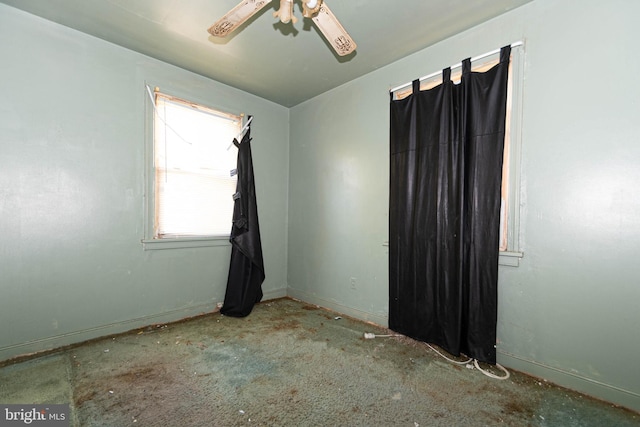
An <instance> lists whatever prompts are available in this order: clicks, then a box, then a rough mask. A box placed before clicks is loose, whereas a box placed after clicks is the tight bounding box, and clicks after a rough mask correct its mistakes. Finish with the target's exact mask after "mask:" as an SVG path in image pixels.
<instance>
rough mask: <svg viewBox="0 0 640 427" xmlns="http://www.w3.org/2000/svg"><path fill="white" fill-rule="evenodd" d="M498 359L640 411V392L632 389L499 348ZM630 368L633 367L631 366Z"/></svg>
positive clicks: (533, 373)
mask: <svg viewBox="0 0 640 427" xmlns="http://www.w3.org/2000/svg"><path fill="white" fill-rule="evenodd" d="M497 361H498V363H499V364H501V365H503V366H504V367H505V368H511V369H515V370H517V371H520V372H523V373H525V374H527V375H531V376H534V377H538V378H542V379H545V380H547V381H549V382H552V383H554V384H557V385H559V386H562V387H566V388H569V389H572V390H575V391H578V392H580V393H583V394H586V395H589V396H592V397H594V398H596V399H600V400H604V401H607V402H611V403H613V404H616V405H619V406H623V407H625V408H628V409H631V410H633V411H636V412H640V394H638V393H637V392H633V391H631V390H625V389H623V388H619V387H615V386H612V385H610V384H605V383H602V382H599V381H596V380H593V379H591V378H587V377H584V376H581V375H577V374H574V373H572V372H567V371H565V370H562V369H558V368H554V367H552V366H547V365H545V364H543V363H539V362H534V361H531V360H526V359H525V358H522V357H519V356H517V355H515V354H510V353H508V352H505V351H501V350H500V349H498V351H497ZM630 369H633V368H632V367H630Z"/></svg>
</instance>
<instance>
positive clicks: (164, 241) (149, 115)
mask: <svg viewBox="0 0 640 427" xmlns="http://www.w3.org/2000/svg"><path fill="white" fill-rule="evenodd" d="M145 91H146V96H145V99H146V103H145V106H146V107H145V110H146V112H145V113H146V114H145V118H146V123H145V130H146V137H145V140H146V143H145V194H144V197H145V201H144V210H145V213H144V237H143V238H142V244H143V248H144V250H157V249H180V248H198V247H211V246H229V245H230V243H229V233H230V231H231V221H229V233H226V234H224V235H203V236H167V237H162V236H157V235H156V234H157V233H156V215H157V211H156V209H157V208H156V204H157V200H156V194H157V189H156V169H155V135H154V129H155V124H156V121H157V120H161V119H159V118H158V116H157V111H156V107H155V99H156V96H157V95H158V94H160V95H161V96H162V97H163V98H165V99H170V100H171V101H173V102H177V103H178V102H179V103H183V104H186V105H189V106H191V107H193V108H195V109H198V110H201V111H208V112H213V113H219V114H221V115H223V116H225V117H227V116H228V117H230V118H234V117H235V118H238V119H239V121H240V124H242V121H243V118H244V115H243V114H237V115H236V114H233V113H226V112H223V111H221V109H217V108H212V107H209V106H205V105H204V104H203V103H201V102H199V101H188V100H186V99H185V98H184V97H177V96H173V95H169V94H167V93H166V92H159V89H158V88H157V87H156V89H155V91H153V93H152V91H151V89H149V87H148V86H147V87H146V88H145ZM231 144H232V142H231V140H230V141H228V143H226V142H225V148H227V146H230V145H231ZM231 150H234V151H235V150H236V149H235V147H231ZM232 196H233V194H232V193H230V194H229V199H230V200H232Z"/></svg>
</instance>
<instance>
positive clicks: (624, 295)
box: [288, 0, 640, 410]
mask: <svg viewBox="0 0 640 427" xmlns="http://www.w3.org/2000/svg"><path fill="white" fill-rule="evenodd" d="M638 16H640V2H632V1H624V0H618V1H611V2H600V1H595V0H589V1H577V0H573V1H562V2H559V1H556V0H536V1H534V2H533V3H530V4H528V5H526V6H523V7H521V8H519V9H517V10H515V11H512V12H510V13H507V14H505V15H503V16H501V17H499V18H497V19H494V20H492V21H490V22H487V23H485V24H483V25H481V26H478V27H476V28H474V29H472V30H469V31H466V32H464V33H461V34H459V35H457V36H455V37H452V38H450V39H448V40H446V41H444V42H441V43H439V44H437V45H435V46H432V47H430V48H427V49H425V50H423V51H420V52H418V53H416V54H414V55H411V56H409V57H407V58H404V59H402V60H400V61H397V62H396V63H394V64H391V65H389V66H386V67H384V68H381V69H379V70H377V71H375V72H372V73H370V74H369V75H366V76H364V77H361V78H359V79H357V80H355V81H352V82H350V83H348V84H346V85H343V86H341V87H339V88H337V89H335V90H332V91H330V92H327V93H325V94H323V95H320V96H318V97H316V98H314V99H312V100H310V101H307V102H305V103H303V104H300V105H298V106H296V107H294V108H292V109H291V131H290V132H291V136H290V140H291V148H290V159H291V166H290V173H291V179H290V199H289V261H288V269H289V277H288V284H289V294H290V295H292V296H295V297H298V298H301V299H304V300H307V301H309V302H314V303H317V304H319V305H323V306H327V307H331V308H334V309H337V310H339V311H341V312H343V313H347V314H352V315H354V316H357V317H360V318H364V319H369V320H372V321H376V322H378V323H386V321H387V315H388V278H387V271H388V261H387V256H388V255H387V251H386V249H387V248H386V247H384V246H383V245H382V244H383V242H384V241H386V240H387V238H388V237H387V233H388V224H387V220H388V217H387V212H388V202H387V200H388V180H389V169H388V162H389V157H388V133H389V118H388V103H389V95H388V89H389V88H390V87H395V86H397V85H399V84H403V83H405V82H409V81H411V80H413V79H414V78H417V77H420V76H423V75H426V74H429V73H431V72H433V71H436V70H439V69H442V68H444V67H446V66H448V65H450V64H453V63H456V62H458V61H460V60H461V59H463V58H465V57H467V56H474V55H478V54H481V53H484V52H487V51H490V50H493V49H495V48H498V47H501V46H503V45H505V44H509V43H511V42H515V41H518V40H523V41H525V43H526V47H525V50H526V54H525V81H524V103H523V117H522V124H523V129H522V142H523V147H522V148H523V157H522V164H521V166H522V193H521V195H522V201H521V205H522V206H521V221H522V223H521V239H520V240H521V245H522V249H523V251H524V258H523V259H522V261H521V264H520V266H519V267H500V281H499V288H500V291H499V324H498V338H499V343H498V352H499V356H498V358H499V359H498V361H499V363H502V364H504V365H506V366H509V367H512V368H515V369H518V370H522V371H525V372H528V373H532V374H534V375H538V376H541V377H544V378H547V379H550V380H552V381H555V382H558V383H561V384H564V385H567V386H570V387H572V388H576V389H578V390H582V391H585V392H587V393H590V394H593V395H596V396H599V397H602V398H604V399H607V400H610V401H614V402H618V403H620V404H623V405H625V406H628V407H632V408H635V409H636V410H640V370H638V369H636V368H635V365H636V363H635V362H636V358H637V355H638V350H640V332H639V326H640V310H639V309H638V301H640V286H639V283H640V263H639V262H638V261H637V256H638V254H640V216H639V214H640V191H639V190H638V188H640V143H639V142H638V135H639V134H640V132H639V131H640V122H639V118H640V103H639V102H638V100H639V99H640V85H639V84H638V83H637V79H636V78H635V76H634V73H635V71H636V70H638V69H640V59H639V58H640V57H639V56H638V55H637V54H636V50H637V49H636V46H635V45H636V44H637V41H638V40H640V27H639V26H638V25H637V22H636V21H637V17H638ZM425 25H428V19H427V21H426V23H425ZM355 60H357V58H356V59H355ZM352 277H353V278H355V289H353V286H352V281H351V278H352Z"/></svg>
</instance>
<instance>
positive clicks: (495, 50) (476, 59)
mask: <svg viewBox="0 0 640 427" xmlns="http://www.w3.org/2000/svg"><path fill="white" fill-rule="evenodd" d="M523 44H524V42H522V41H518V42H515V43H511V47H512V48H513V47H518V46H522V45H523ZM496 53H500V49H494V50H492V51H491V52H487V53H483V54H482V55H478V56H476V57H473V58H471V62H474V61H478V60H480V59H484V58H486V57H488V56H491V55H495V54H496ZM460 67H462V62H458V63H456V64H454V65H452V66H451V67H449V68H451V69H452V70H454V69H456V68H460ZM440 73H442V70H440V71H436V72H434V73H431V74H428V75H426V76H423V77H420V79H419V80H420V81H423V80H427V79H430V78H431V77H435V76H437V75H438V74H440ZM412 84H413V81H410V82H408V83H405V84H403V85H400V86H396V87H394V88H392V89H389V93H393V92H395V91H397V90H400V89H404V88H405V87H407V86H411V85H412Z"/></svg>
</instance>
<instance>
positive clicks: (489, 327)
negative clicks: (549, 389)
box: [389, 46, 511, 364]
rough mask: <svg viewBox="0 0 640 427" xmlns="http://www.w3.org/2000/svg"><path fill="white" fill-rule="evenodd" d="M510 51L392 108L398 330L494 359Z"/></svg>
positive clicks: (393, 289) (392, 314) (392, 284)
mask: <svg viewBox="0 0 640 427" xmlns="http://www.w3.org/2000/svg"><path fill="white" fill-rule="evenodd" d="M510 54H511V47H510V46H506V47H504V48H502V49H501V52H500V63H499V64H498V65H496V66H495V67H493V68H492V69H490V70H489V71H487V72H484V73H475V72H471V61H470V60H469V59H467V60H465V61H463V66H462V80H461V83H460V84H458V85H456V84H454V83H453V82H451V81H450V74H451V69H445V70H443V83H442V84H441V85H439V86H436V87H435V88H433V89H430V90H426V91H422V92H421V91H420V82H419V81H417V80H416V81H414V82H413V94H412V95H410V96H408V97H407V98H404V99H402V100H393V98H392V99H391V105H390V124H391V128H390V193H389V196H390V198H389V327H390V328H391V329H393V330H395V331H397V332H400V333H403V334H405V335H408V336H411V337H413V338H416V339H418V340H422V341H425V342H431V343H434V344H437V345H439V346H441V347H442V348H444V349H445V350H447V351H448V352H449V353H451V354H454V355H459V354H460V353H464V354H466V355H467V356H469V357H472V358H474V359H478V360H479V361H482V362H487V363H493V364H495V362H496V352H495V344H496V322H497V305H498V304H497V303H498V298H497V278H498V256H499V235H500V225H499V224H500V191H501V180H502V159H503V148H504V135H505V116H506V97H507V78H508V69H509V58H510Z"/></svg>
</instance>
